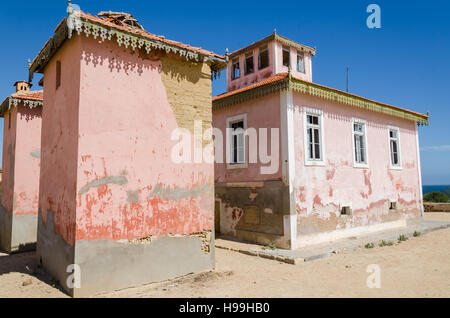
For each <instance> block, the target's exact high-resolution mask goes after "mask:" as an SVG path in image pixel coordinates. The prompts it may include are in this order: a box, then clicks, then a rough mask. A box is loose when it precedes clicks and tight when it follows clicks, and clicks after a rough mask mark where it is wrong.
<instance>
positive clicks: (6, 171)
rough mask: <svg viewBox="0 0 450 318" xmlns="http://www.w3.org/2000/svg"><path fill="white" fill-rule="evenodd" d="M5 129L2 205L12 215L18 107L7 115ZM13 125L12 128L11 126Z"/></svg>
mask: <svg viewBox="0 0 450 318" xmlns="http://www.w3.org/2000/svg"><path fill="white" fill-rule="evenodd" d="M4 118H5V121H4V125H3V126H4V127H3V160H2V169H3V176H2V205H3V206H4V207H5V209H6V211H8V213H9V214H11V215H12V213H13V205H14V203H13V200H14V169H15V155H16V130H17V107H13V108H12V109H11V111H9V112H7V113H6V114H5V117H4ZM9 123H11V126H9Z"/></svg>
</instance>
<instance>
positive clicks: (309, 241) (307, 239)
mask: <svg viewBox="0 0 450 318" xmlns="http://www.w3.org/2000/svg"><path fill="white" fill-rule="evenodd" d="M405 227H406V220H399V221H395V222H387V223H381V224H375V225H369V226H361V227H356V228H350V229H342V230H336V231H333V232H327V233H320V234H312V235H305V236H298V237H297V238H296V240H295V244H293V245H292V249H298V248H302V247H307V246H310V245H315V244H321V243H328V242H333V241H336V240H340V239H344V238H349V237H352V236H358V235H362V234H369V233H375V232H379V231H385V230H390V229H396V228H405ZM293 243H294V242H293Z"/></svg>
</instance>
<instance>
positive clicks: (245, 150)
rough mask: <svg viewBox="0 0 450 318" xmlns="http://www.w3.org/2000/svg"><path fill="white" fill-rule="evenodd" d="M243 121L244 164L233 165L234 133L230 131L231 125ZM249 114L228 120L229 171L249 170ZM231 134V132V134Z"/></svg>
mask: <svg viewBox="0 0 450 318" xmlns="http://www.w3.org/2000/svg"><path fill="white" fill-rule="evenodd" d="M240 121H243V122H244V133H243V134H244V162H240V163H232V162H231V161H232V160H231V159H232V158H233V136H234V134H233V132H231V131H230V129H231V125H232V124H234V123H236V122H240ZM246 131H247V114H240V115H237V116H233V117H229V118H227V148H228V151H227V156H228V158H227V168H228V169H229V170H233V169H246V168H248V160H247V153H248V151H247V134H246ZM229 132H231V134H229Z"/></svg>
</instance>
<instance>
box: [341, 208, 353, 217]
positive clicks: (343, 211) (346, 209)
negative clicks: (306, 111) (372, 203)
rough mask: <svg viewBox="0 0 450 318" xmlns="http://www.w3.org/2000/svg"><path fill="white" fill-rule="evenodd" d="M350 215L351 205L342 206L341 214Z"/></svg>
mask: <svg viewBox="0 0 450 318" xmlns="http://www.w3.org/2000/svg"><path fill="white" fill-rule="evenodd" d="M351 215H352V207H351V206H343V207H342V209H341V216H351Z"/></svg>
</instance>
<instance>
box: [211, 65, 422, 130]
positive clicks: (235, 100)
mask: <svg viewBox="0 0 450 318" xmlns="http://www.w3.org/2000/svg"><path fill="white" fill-rule="evenodd" d="M288 89H291V90H294V91H297V92H300V93H304V94H308V95H312V96H315V97H318V98H322V99H327V100H330V101H334V102H337V103H340V104H345V105H349V106H354V107H359V108H364V109H367V110H370V111H375V112H379V113H383V114H387V115H391V116H395V117H399V118H403V119H407V120H412V121H415V122H417V123H419V124H425V125H428V121H429V115H424V114H421V113H418V112H415V111H412V110H408V109H405V108H401V107H397V106H392V105H389V104H385V103H381V102H377V101H374V100H371V99H368V98H365V97H361V96H358V95H354V94H350V93H347V92H344V91H341V90H338V89H335V88H331V87H327V86H324V85H320V84H316V83H312V82H307V81H304V80H302V79H299V78H296V77H294V76H292V75H291V74H289V73H280V74H276V75H274V76H272V77H270V78H268V79H266V80H263V81H261V82H258V83H255V84H252V85H249V86H247V87H244V88H240V89H237V90H234V91H231V92H227V93H224V94H221V95H218V96H216V97H213V111H214V110H218V109H221V108H224V107H228V106H231V105H234V104H239V103H243V102H245V101H248V100H251V99H254V98H258V97H262V96H266V95H269V94H272V93H275V92H279V91H281V90H288Z"/></svg>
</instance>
